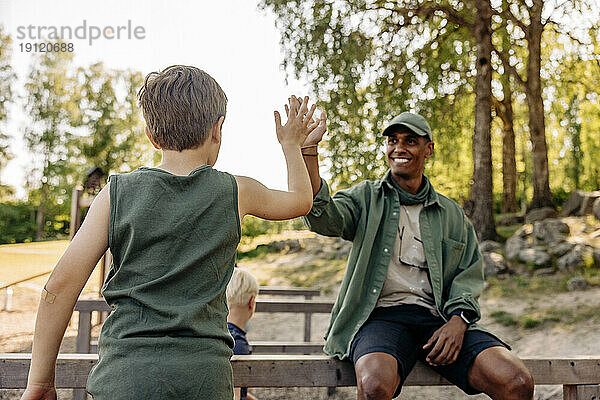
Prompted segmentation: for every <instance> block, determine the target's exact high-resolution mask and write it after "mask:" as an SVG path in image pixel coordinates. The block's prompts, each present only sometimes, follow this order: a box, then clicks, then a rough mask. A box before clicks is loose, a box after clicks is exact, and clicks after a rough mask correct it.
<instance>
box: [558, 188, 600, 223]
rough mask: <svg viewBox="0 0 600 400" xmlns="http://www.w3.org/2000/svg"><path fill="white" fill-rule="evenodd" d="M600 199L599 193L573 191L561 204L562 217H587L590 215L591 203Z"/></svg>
mask: <svg viewBox="0 0 600 400" xmlns="http://www.w3.org/2000/svg"><path fill="white" fill-rule="evenodd" d="M598 198H600V191H595V192H584V191H582V190H574V191H573V192H571V195H570V196H569V198H568V199H567V201H566V202H565V204H563V209H562V215H563V216H565V217H567V216H570V215H588V214H591V213H592V207H593V203H594V202H595V200H596V199H598Z"/></svg>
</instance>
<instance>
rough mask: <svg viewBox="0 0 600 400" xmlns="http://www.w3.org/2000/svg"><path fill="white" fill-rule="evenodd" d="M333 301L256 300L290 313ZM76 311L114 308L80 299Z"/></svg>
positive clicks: (325, 309)
mask: <svg viewBox="0 0 600 400" xmlns="http://www.w3.org/2000/svg"><path fill="white" fill-rule="evenodd" d="M332 308H333V303H331V302H325V301H316V300H280V299H258V300H256V312H290V313H304V312H309V313H330V312H331V309H332ZM75 311H81V312H90V311H109V312H110V311H112V308H111V307H110V306H109V305H108V304H107V303H106V301H104V299H97V300H78V301H77V303H76V304H75Z"/></svg>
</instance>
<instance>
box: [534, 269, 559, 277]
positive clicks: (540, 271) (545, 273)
mask: <svg viewBox="0 0 600 400" xmlns="http://www.w3.org/2000/svg"><path fill="white" fill-rule="evenodd" d="M555 272H556V269H554V267H547V268H540V269H536V270H535V272H534V273H533V274H534V275H535V276H548V275H553V274H554V273H555Z"/></svg>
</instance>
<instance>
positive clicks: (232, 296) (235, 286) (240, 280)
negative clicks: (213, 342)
mask: <svg viewBox="0 0 600 400" xmlns="http://www.w3.org/2000/svg"><path fill="white" fill-rule="evenodd" d="M226 294H227V305H228V306H229V314H228V315H227V328H228V329H229V333H230V334H231V336H232V337H233V340H234V342H235V346H234V347H233V354H242V355H243V354H251V353H252V349H251V348H250V344H249V343H248V339H246V326H247V324H248V321H250V318H252V316H253V315H254V310H255V308H256V296H257V295H258V281H257V280H256V278H255V277H254V275H252V274H251V273H250V271H248V270H247V269H244V268H239V267H237V268H235V269H234V270H233V275H232V276H231V280H230V281H229V284H228V285H227V291H226ZM234 398H235V400H255V399H256V397H254V396H253V395H252V394H250V393H248V388H236V389H235V391H234Z"/></svg>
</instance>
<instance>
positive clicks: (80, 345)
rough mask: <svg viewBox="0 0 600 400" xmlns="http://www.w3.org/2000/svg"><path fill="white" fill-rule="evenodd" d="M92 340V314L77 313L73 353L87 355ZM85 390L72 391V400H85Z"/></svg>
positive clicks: (85, 312)
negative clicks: (77, 319) (75, 339)
mask: <svg viewBox="0 0 600 400" xmlns="http://www.w3.org/2000/svg"><path fill="white" fill-rule="evenodd" d="M91 340H92V312H91V311H79V325H78V326H77V342H76V346H75V351H76V352H77V353H89V352H90V341H91ZM86 399H87V393H86V391H85V389H73V400H86Z"/></svg>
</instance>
